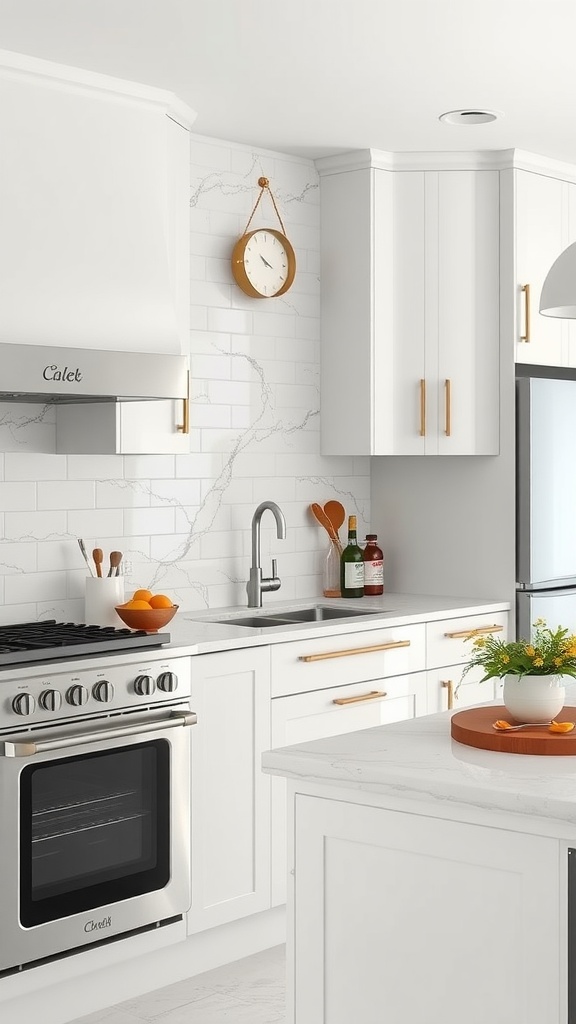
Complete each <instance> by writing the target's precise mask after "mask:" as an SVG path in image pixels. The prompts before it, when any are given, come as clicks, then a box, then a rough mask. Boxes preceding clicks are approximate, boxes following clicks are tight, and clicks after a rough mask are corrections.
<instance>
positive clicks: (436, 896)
mask: <svg viewBox="0 0 576 1024" xmlns="http://www.w3.org/2000/svg"><path fill="white" fill-rule="evenodd" d="M337 792H339V793H340V798H339V799H335V798H334V793H333V792H332V793H330V791H329V789H328V788H326V789H324V790H323V791H322V792H321V793H318V794H316V795H315V796H313V797H312V796H306V795H301V794H296V797H295V830H296V834H295V874H296V895H295V900H294V905H293V909H294V928H293V930H291V931H290V932H289V953H291V951H292V935H293V945H294V977H293V979H292V980H293V982H295V985H294V989H295V1007H294V1011H295V1012H294V1015H293V1016H292V1014H291V1013H289V1014H288V1020H289V1021H290V1022H291V1024H312V1022H316V1021H330V1024H350V1021H362V1024H380V1022H381V1021H383V1020H385V1021H386V1022H387V1024H416V1022H418V1024H420V1022H424V1021H431V1020H441V1021H442V1022H443V1024H463V1022H464V1021H466V1024H485V1022H486V1021H488V1020H493V1021H498V1022H504V1021H505V1022H506V1024H543V1022H544V1021H546V1024H559V1022H560V1020H562V1021H564V1020H565V1019H566V1018H565V1016H564V1015H561V1012H560V1005H561V1003H560V984H561V981H560V979H561V976H562V962H561V936H562V927H561V924H560V922H561V920H563V917H562V915H561V916H560V918H559V906H560V903H559V896H558V894H559V892H560V843H559V842H558V841H557V840H555V839H550V838H545V837H541V836H534V835H525V834H522V833H517V832H516V833H515V832H508V831H505V830H503V828H502V824H501V822H500V823H499V827H494V828H483V827H479V826H476V825H472V824H468V823H460V822H454V821H445V820H441V819H439V818H427V817H425V816H424V815H423V814H421V815H418V814H417V813H401V812H395V811H391V810H388V809H386V808H381V807H373V806H366V805H362V804H360V803H353V802H346V801H345V799H344V798H343V797H342V790H340V791H337ZM346 795H348V793H346ZM322 797H325V798H324V799H322ZM330 797H332V798H330ZM351 799H354V797H351ZM368 802H369V801H366V803H368ZM527 894H529V896H527ZM564 928H565V919H564ZM290 959H291V957H290ZM290 973H291V972H290ZM479 979H482V983H481V984H479ZM291 989H292V986H291V985H290V984H289V986H288V991H289V995H290V994H291Z"/></svg>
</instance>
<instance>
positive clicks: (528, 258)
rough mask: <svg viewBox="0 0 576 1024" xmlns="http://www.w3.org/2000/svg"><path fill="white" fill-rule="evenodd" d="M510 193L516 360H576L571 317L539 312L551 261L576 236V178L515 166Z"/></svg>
mask: <svg viewBox="0 0 576 1024" xmlns="http://www.w3.org/2000/svg"><path fill="white" fill-rule="evenodd" d="M514 193H515V195H514V198H515V202H514V214H515V247H516V291H517V294H516V362H517V363H540V364H542V365H544V366H576V333H575V330H574V325H573V323H572V321H570V320H562V319H558V318H557V317H550V316H542V315H541V314H540V313H539V305H540V293H541V291H542V285H543V284H544V279H545V277H546V275H547V273H548V271H549V270H550V267H551V266H552V264H553V263H554V261H555V260H556V259H557V257H558V256H559V255H560V253H561V252H562V251H563V250H564V249H566V247H567V246H568V245H570V244H571V243H572V242H574V241H576V184H573V183H572V182H569V181H563V180H561V179H560V178H558V177H550V176H549V175H546V174H544V173H542V174H535V173H532V172H531V171H527V170H521V169H519V168H517V169H516V170H515V171H514Z"/></svg>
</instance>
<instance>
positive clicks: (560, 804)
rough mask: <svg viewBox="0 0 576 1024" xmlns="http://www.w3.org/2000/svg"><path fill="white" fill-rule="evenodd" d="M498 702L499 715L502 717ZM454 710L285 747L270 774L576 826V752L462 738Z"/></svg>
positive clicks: (268, 764) (273, 754)
mask: <svg viewBox="0 0 576 1024" xmlns="http://www.w3.org/2000/svg"><path fill="white" fill-rule="evenodd" d="M499 708H502V705H501V704H498V703H496V702H495V703H494V718H495V719H496V718H498V717H502V716H501V714H499V713H498V709H499ZM451 717H452V712H447V711H446V712H442V713H440V714H436V715H425V716H423V717H422V718H413V719H410V720H408V721H404V722H396V723H394V724H391V725H381V726H377V727H376V728H373V729H363V730H360V731H358V732H352V733H346V734H345V735H342V736H333V737H330V738H327V739H321V740H313V741H311V742H309V743H299V744H296V745H294V746H291V747H280V748H278V749H276V750H271V751H268V752H267V753H265V754H264V755H263V757H262V766H263V768H264V771H266V772H268V773H270V774H272V775H284V776H287V777H288V778H291V779H299V780H302V781H304V782H306V783H313V784H315V785H316V784H321V785H328V786H339V787H340V788H342V787H344V788H346V789H352V790H356V791H362V790H363V791H365V792H370V793H382V794H387V795H388V796H394V797H396V798H401V799H402V800H419V801H422V800H426V801H428V800H430V801H432V804H433V805H435V806H436V808H437V807H438V805H439V804H444V805H445V804H446V801H449V802H456V803H458V804H460V805H462V804H466V805H468V806H473V807H474V808H480V809H483V810H490V811H494V810H501V811H508V812H513V813H514V814H522V815H532V816H537V817H541V818H554V819H560V820H562V821H567V822H570V823H571V824H576V756H574V757H570V756H567V757H543V756H540V755H526V754H504V753H498V752H495V751H489V750H478V749H477V748H475V747H468V746H465V745H464V744H462V743H457V742H456V741H455V740H453V739H452V737H451V736H450V719H451Z"/></svg>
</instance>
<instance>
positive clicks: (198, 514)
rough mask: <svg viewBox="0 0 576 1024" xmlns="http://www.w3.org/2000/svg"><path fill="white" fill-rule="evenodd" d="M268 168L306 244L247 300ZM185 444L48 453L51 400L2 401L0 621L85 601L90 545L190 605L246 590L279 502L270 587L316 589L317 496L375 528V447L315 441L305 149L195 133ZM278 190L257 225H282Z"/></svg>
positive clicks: (218, 603) (61, 613)
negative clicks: (298, 153) (275, 292)
mask: <svg viewBox="0 0 576 1024" xmlns="http://www.w3.org/2000/svg"><path fill="white" fill-rule="evenodd" d="M261 174H265V175H266V176H267V177H268V178H269V180H270V183H271V188H272V190H273V192H274V196H275V198H276V201H277V203H278V207H279V209H280V212H281V215H282V219H283V221H284V225H285V227H286V232H287V234H288V235H289V237H290V239H291V241H292V243H293V245H294V248H295V250H296V254H297V275H296V279H295V282H294V285H293V286H292V288H291V289H290V291H289V292H287V293H286V295H284V296H280V297H278V298H275V299H266V300H262V299H250V298H249V297H247V296H245V295H244V294H243V293H242V292H241V291H240V290H239V289H238V288H237V287H236V285H235V284H234V282H233V279H232V275H231V272H230V253H231V250H232V246H233V244H234V241H235V239H236V238H237V237H239V236H240V235H241V234H242V233H243V231H244V229H245V227H246V223H247V220H248V217H249V215H250V213H251V211H252V208H253V206H254V203H255V201H256V198H257V196H258V192H259V188H258V185H257V180H258V177H259V176H260V175H261ZM190 220H191V223H190V252H191V329H190V337H189V352H188V353H187V354H189V357H190V368H191V377H192V406H191V432H190V453H189V454H186V455H176V456H174V455H148V456H138V455H130V456H128V455H126V456H119V455H117V456H113V455H108V456H97V455H94V456H64V455H56V454H54V445H55V420H54V411H53V410H52V409H51V408H50V407H48V406H33V405H30V406H28V405H26V406H23V405H18V404H2V405H0V452H1V454H0V622H14V621H21V620H23V619H26V618H36V617H41V618H46V617H54V618H57V619H62V618H65V619H76V620H82V618H83V615H84V602H83V593H84V578H85V574H86V572H85V567H84V563H83V561H82V559H81V556H80V552H79V549H78V545H77V540H76V538H77V537H78V536H82V537H83V538H84V540H85V542H86V545H87V547H88V549H89V550H91V549H92V548H93V547H94V546H99V547H102V548H103V549H104V551H105V552H106V553H107V552H109V551H111V550H113V549H119V550H122V551H123V552H124V557H125V559H126V562H127V565H128V567H129V569H130V572H129V578H128V579H127V589H128V590H129V589H130V587H131V586H132V585H134V586H150V587H152V588H153V589H154V590H156V591H162V592H167V593H169V594H170V595H171V596H172V597H173V598H174V600H176V601H177V602H178V603H179V604H180V606H181V608H183V609H188V610H194V609H204V608H216V607H223V606H225V605H234V604H245V602H246V593H245V583H246V580H247V578H248V571H249V564H250V523H251V519H252V514H253V511H254V509H255V507H256V505H257V504H258V503H259V502H260V501H263V500H265V499H272V500H274V501H276V502H278V504H279V505H280V506H281V508H282V509H283V511H284V514H285V516H286V520H287V526H288V531H287V537H286V540H284V541H278V540H277V539H276V535H275V529H274V528H273V527H274V523H273V519H272V517H270V522H267V517H264V519H263V521H262V558H263V565H264V567H265V568H266V566H267V565H268V564H269V559H270V558H271V557H272V556H273V557H276V558H277V560H278V571H279V574H280V576H281V578H282V587H281V590H280V591H279V592H278V593H277V594H275V595H267V601H273V600H289V599H292V598H299V597H319V596H320V595H321V569H322V560H323V556H324V552H325V549H326V541H325V536H324V534H323V531H322V530H321V529H320V528H319V527H318V526H317V525H316V523H315V522H314V520H313V519H312V517H311V516H310V513H309V511H308V506H309V504H310V502H312V501H319V502H325V501H326V500H327V499H328V498H332V497H335V498H338V499H339V500H341V501H342V503H343V504H344V505H345V507H346V509H347V511H348V512H350V513H355V514H356V515H357V516H358V517H359V534H360V536H361V537H362V536H363V534H362V530H363V529H365V528H367V527H368V525H369V498H370V490H369V488H370V475H369V474H370V467H369V460H368V459H367V458H366V459H362V458H352V457H348V456H346V457H339V458H337V457H324V456H321V455H320V434H319V427H320V423H319V419H320V388H319V380H320V345H319V339H320V266H319V187H318V176H317V174H316V171H315V168H314V165H313V163H312V162H310V161H307V160H302V159H298V158H294V157H291V156H285V155H283V154H281V153H271V152H267V151H264V150H253V149H251V148H249V147H244V146H239V145H236V144H233V143H227V142H224V141H221V140H210V139H205V138H202V137H201V136H198V135H193V136H192V144H191V183H190ZM275 222H276V217H275V213H274V210H273V208H272V206H271V204H270V201H269V198H268V197H266V196H265V197H264V198H263V200H262V202H261V203H260V205H259V208H258V211H257V214H256V217H255V218H254V221H253V222H252V224H251V227H258V226H264V225H266V224H269V225H274V224H275Z"/></svg>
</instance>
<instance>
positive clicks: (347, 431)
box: [321, 168, 499, 455]
mask: <svg viewBox="0 0 576 1024" xmlns="http://www.w3.org/2000/svg"><path fill="white" fill-rule="evenodd" d="M321 197H322V236H321V245H322V402H321V417H322V423H321V430H322V451H323V453H324V454H326V455H438V454H441V455H492V454H497V453H498V450H499V172H498V171H425V170H424V171H421V170H418V171H399V172H398V171H388V170H383V169H381V168H366V169H362V170H354V171H347V170H346V171H343V172H341V173H335V174H329V175H327V176H325V177H323V178H322V181H321Z"/></svg>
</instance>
